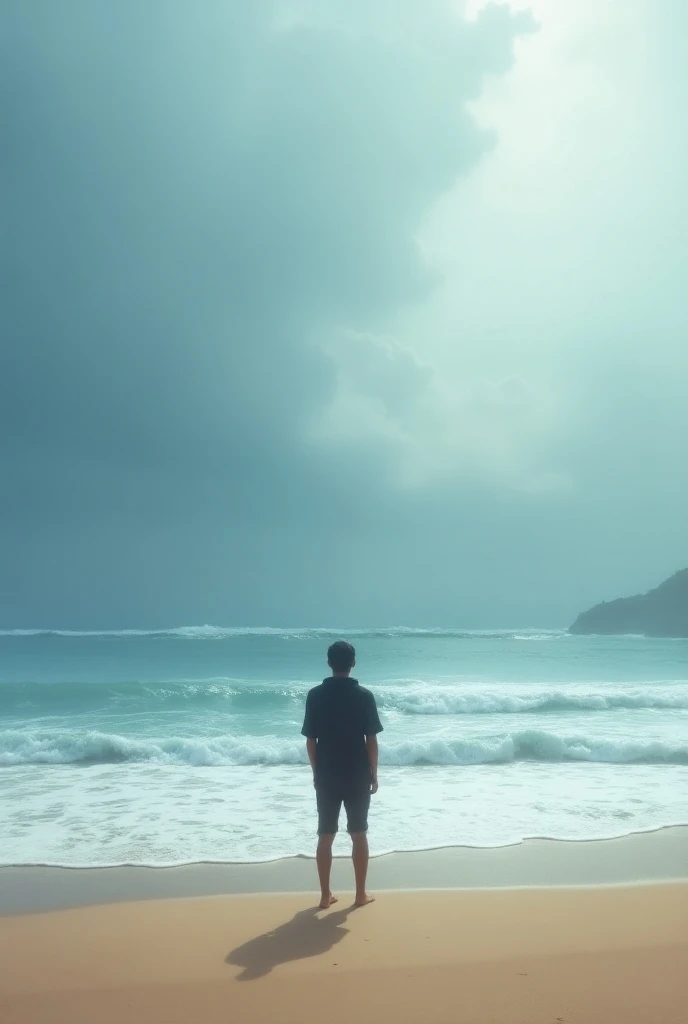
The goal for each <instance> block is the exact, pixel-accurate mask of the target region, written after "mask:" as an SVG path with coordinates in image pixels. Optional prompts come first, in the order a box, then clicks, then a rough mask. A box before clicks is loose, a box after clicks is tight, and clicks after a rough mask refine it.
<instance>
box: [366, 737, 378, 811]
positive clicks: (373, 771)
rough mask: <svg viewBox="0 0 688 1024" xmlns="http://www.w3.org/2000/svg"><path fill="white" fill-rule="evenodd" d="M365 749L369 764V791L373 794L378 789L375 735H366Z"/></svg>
mask: <svg viewBox="0 0 688 1024" xmlns="http://www.w3.org/2000/svg"><path fill="white" fill-rule="evenodd" d="M366 750H367V751H368V763H369V764H370V792H371V793H372V794H373V796H374V795H375V793H377V790H378V784H377V761H378V746H377V736H375V735H373V736H366Z"/></svg>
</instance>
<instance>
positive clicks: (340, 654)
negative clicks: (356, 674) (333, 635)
mask: <svg viewBox="0 0 688 1024" xmlns="http://www.w3.org/2000/svg"><path fill="white" fill-rule="evenodd" d="M355 662H356V651H355V650H354V649H353V647H352V646H351V644H349V643H347V642H346V640H337V641H336V642H335V643H333V644H332V646H331V647H330V648H329V650H328V652H327V664H328V665H329V666H330V668H331V669H332V671H333V672H349V671H350V670H351V669H352V668H353V667H354V664H355Z"/></svg>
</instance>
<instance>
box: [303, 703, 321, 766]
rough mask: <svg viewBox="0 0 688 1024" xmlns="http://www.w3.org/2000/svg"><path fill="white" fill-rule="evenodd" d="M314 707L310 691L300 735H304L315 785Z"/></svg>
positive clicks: (316, 744) (316, 730)
mask: <svg viewBox="0 0 688 1024" xmlns="http://www.w3.org/2000/svg"><path fill="white" fill-rule="evenodd" d="M315 718H316V715H315V708H314V706H313V696H312V691H311V693H309V694H308V696H307V697H306V713H305V715H304V719H303V728H302V730H301V735H302V736H305V737H306V753H307V754H308V760H309V761H310V764H311V768H312V769H313V785H315V759H316V756H317V752H318V741H317V736H318V729H317V726H316V721H315Z"/></svg>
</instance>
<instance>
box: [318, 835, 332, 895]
mask: <svg viewBox="0 0 688 1024" xmlns="http://www.w3.org/2000/svg"><path fill="white" fill-rule="evenodd" d="M333 842H334V836H333V835H329V836H319V837H318V852H317V854H316V863H317V865H318V878H319V879H320V896H321V898H320V909H321V910H327V908H328V907H331V906H332V904H333V903H336V902H337V897H336V896H333V895H332V892H331V890H330V872H331V871H332V843H333Z"/></svg>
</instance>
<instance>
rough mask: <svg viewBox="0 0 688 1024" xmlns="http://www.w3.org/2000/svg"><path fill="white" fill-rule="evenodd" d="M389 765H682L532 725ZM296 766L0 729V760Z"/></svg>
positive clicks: (231, 744) (283, 753) (184, 740)
mask: <svg viewBox="0 0 688 1024" xmlns="http://www.w3.org/2000/svg"><path fill="white" fill-rule="evenodd" d="M380 760H381V762H383V763H385V764H389V765H475V764H506V763H510V762H513V761H543V762H549V763H558V762H570V761H593V762H601V763H610V764H686V765H688V744H672V743H666V742H661V741H653V742H647V743H644V742H642V741H620V740H619V739H611V738H609V739H607V738H604V737H586V736H559V735H557V734H555V733H550V732H546V731H543V730H537V729H528V730H523V731H514V732H509V733H504V734H500V735H495V736H492V737H485V736H481V737H480V738H476V739H470V738H465V739H458V740H457V739H454V740H443V739H434V740H425V741H422V742H421V741H419V742H406V743H400V744H396V745H394V744H392V745H389V746H384V745H383V746H382V747H381V754H380ZM120 762H138V763H141V762H154V763H158V764H177V765H196V766H209V767H214V766H221V765H296V764H305V763H306V752H305V749H304V745H303V744H302V743H300V742H292V741H289V742H285V741H283V740H280V739H279V738H277V737H270V736H261V737H245V738H243V739H240V738H238V737H234V736H213V737H193V736H191V737H181V736H174V737H166V738H159V739H158V738H143V737H139V738H132V737H126V736H119V735H117V734H113V733H103V732H97V731H77V730H72V729H65V730H34V731H30V732H29V731H24V730H6V731H4V732H0V765H2V766H5V767H9V766H14V765H28V764H53V765H55V764H113V763H120Z"/></svg>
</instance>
